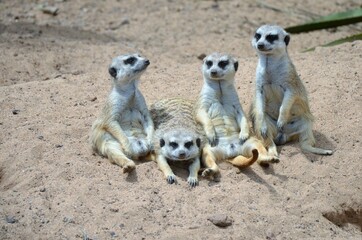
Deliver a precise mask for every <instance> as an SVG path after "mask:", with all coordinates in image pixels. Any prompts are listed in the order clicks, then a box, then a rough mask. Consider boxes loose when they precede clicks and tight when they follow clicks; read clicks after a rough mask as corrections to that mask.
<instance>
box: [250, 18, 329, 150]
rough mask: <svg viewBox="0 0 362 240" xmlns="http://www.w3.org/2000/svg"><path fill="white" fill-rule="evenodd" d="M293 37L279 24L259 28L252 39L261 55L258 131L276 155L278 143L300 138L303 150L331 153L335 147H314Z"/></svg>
mask: <svg viewBox="0 0 362 240" xmlns="http://www.w3.org/2000/svg"><path fill="white" fill-rule="evenodd" d="M289 40H290V36H289V34H288V33H287V32H286V31H285V30H284V29H283V28H281V27H279V26H275V25H274V26H273V25H263V26H261V27H259V28H258V29H257V30H256V33H255V35H254V38H253V40H252V46H253V47H254V48H255V50H256V52H257V54H258V56H259V62H258V66H257V69H256V92H255V98H254V103H253V104H252V107H251V116H252V122H253V125H254V130H255V132H256V134H257V136H258V137H259V138H260V139H264V143H265V146H266V147H267V148H268V151H269V154H271V155H274V156H278V153H277V149H276V144H277V145H281V144H284V143H286V142H289V141H292V140H295V139H298V138H299V142H300V144H301V148H302V149H303V150H305V151H308V152H312V153H316V154H323V155H331V154H332V151H331V150H324V149H320V148H316V147H314V145H315V139H314V136H313V132H312V123H313V115H312V113H311V111H310V108H309V103H308V97H307V91H306V89H305V87H304V85H303V83H302V81H301V80H300V78H299V76H298V74H297V72H296V70H295V67H294V65H293V63H292V61H291V60H290V58H289V55H288V52H287V46H288V43H289Z"/></svg>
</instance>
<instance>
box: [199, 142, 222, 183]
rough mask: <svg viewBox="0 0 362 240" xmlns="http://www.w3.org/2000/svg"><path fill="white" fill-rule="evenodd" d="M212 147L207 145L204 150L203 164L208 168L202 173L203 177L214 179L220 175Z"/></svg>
mask: <svg viewBox="0 0 362 240" xmlns="http://www.w3.org/2000/svg"><path fill="white" fill-rule="evenodd" d="M210 148H211V146H210V145H207V146H205V147H204V148H203V150H202V158H201V159H202V163H203V165H205V166H206V169H205V170H204V171H203V172H202V174H201V175H202V176H203V177H210V178H211V179H213V178H214V176H215V175H217V174H219V167H218V166H217V164H216V159H215V156H214V153H213V152H212V151H211V149H210Z"/></svg>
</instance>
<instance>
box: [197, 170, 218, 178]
mask: <svg viewBox="0 0 362 240" xmlns="http://www.w3.org/2000/svg"><path fill="white" fill-rule="evenodd" d="M216 174H217V172H216V171H215V170H214V169H212V168H206V169H205V170H204V171H202V173H201V176H203V177H206V178H208V177H213V176H214V175H216Z"/></svg>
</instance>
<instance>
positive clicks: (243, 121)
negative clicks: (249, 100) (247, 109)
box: [237, 109, 250, 144]
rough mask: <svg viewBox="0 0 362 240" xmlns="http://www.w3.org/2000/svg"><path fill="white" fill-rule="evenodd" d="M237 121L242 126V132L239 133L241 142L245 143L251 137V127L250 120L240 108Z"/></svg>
mask: <svg viewBox="0 0 362 240" xmlns="http://www.w3.org/2000/svg"><path fill="white" fill-rule="evenodd" d="M237 121H238V123H239V127H240V133H239V140H240V144H243V143H244V142H245V141H246V140H247V139H248V138H249V134H250V128H249V123H248V120H247V118H246V117H245V114H244V113H243V111H242V110H241V109H239V110H238V115H237Z"/></svg>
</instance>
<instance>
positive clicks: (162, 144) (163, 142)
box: [160, 138, 165, 147]
mask: <svg viewBox="0 0 362 240" xmlns="http://www.w3.org/2000/svg"><path fill="white" fill-rule="evenodd" d="M163 146H165V140H163V139H162V138H161V139H160V147H163Z"/></svg>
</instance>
